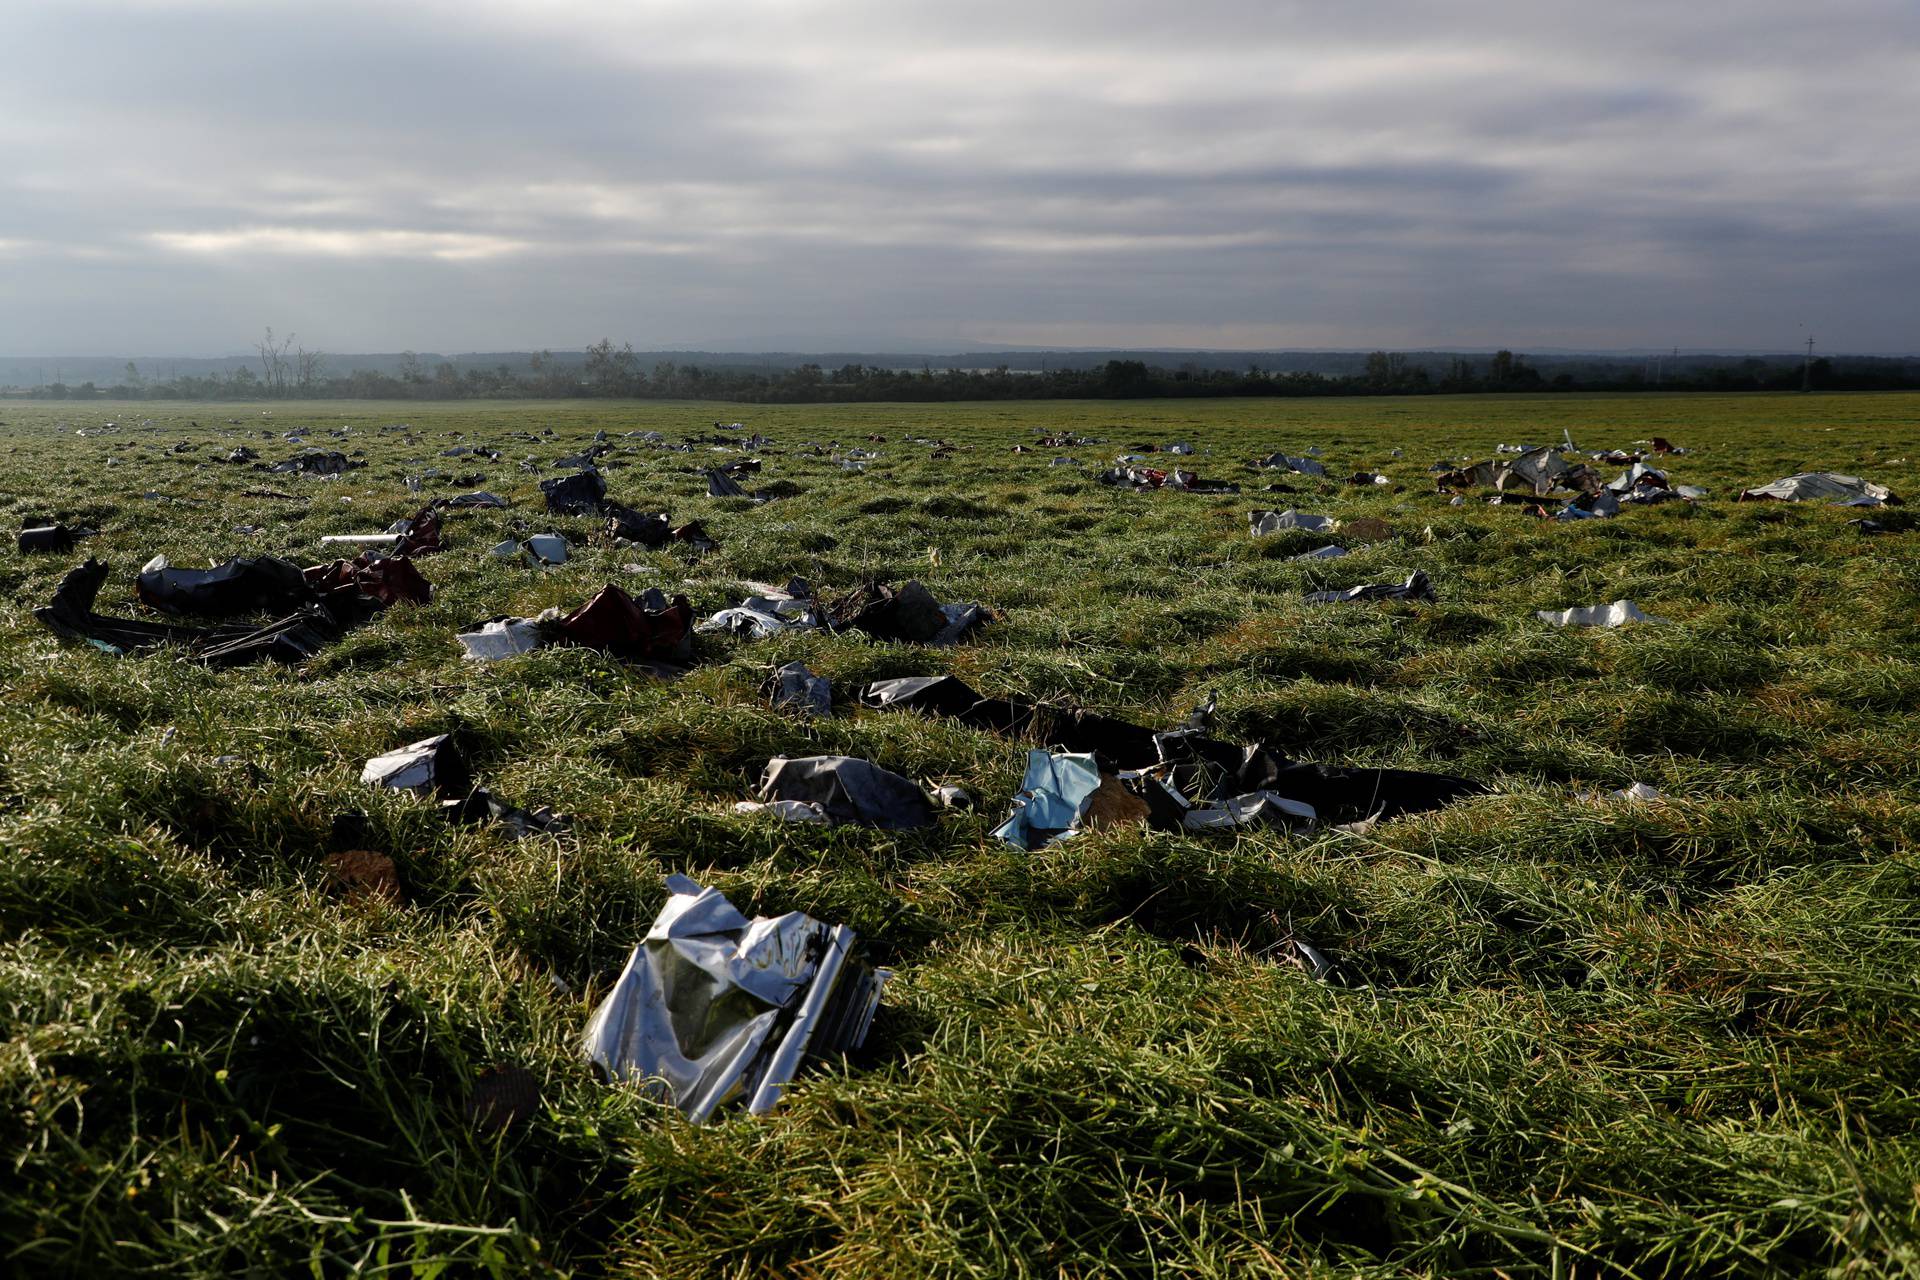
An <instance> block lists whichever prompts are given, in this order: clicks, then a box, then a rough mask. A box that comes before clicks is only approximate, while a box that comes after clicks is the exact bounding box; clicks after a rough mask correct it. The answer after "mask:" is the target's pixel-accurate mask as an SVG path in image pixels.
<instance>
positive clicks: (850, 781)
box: [758, 756, 934, 831]
mask: <svg viewBox="0 0 1920 1280" xmlns="http://www.w3.org/2000/svg"><path fill="white" fill-rule="evenodd" d="M758 795H759V798H760V801H761V802H762V803H763V804H764V803H768V802H772V801H777V800H792V801H799V802H801V803H803V804H809V805H815V806H817V807H818V808H819V809H820V811H821V812H822V813H824V814H825V815H826V816H827V819H828V821H830V822H832V823H834V824H836V825H838V824H841V823H848V824H852V825H856V826H863V827H879V828H881V829H882V830H886V831H910V830H913V829H915V828H919V827H930V826H932V825H933V823H934V816H933V804H932V802H931V801H930V800H928V799H927V794H926V792H924V791H922V790H921V789H920V788H919V786H917V785H916V784H915V783H914V782H912V781H911V780H910V779H907V778H903V777H901V776H900V775H899V774H897V773H894V772H892V771H891V770H888V769H882V768H881V767H880V766H879V765H877V764H874V763H873V762H872V761H870V760H860V759H856V758H855V757H853V756H798V757H789V756H775V757H774V758H773V759H771V760H769V761H767V768H766V771H765V772H764V773H763V774H761V776H760V790H759V792H758Z"/></svg>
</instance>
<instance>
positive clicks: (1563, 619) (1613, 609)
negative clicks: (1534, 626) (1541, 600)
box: [1533, 600, 1666, 627]
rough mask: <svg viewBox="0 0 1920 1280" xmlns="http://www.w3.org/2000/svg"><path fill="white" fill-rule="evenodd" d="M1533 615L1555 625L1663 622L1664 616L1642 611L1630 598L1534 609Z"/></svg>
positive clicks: (1614, 624)
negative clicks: (1600, 602) (1559, 607)
mask: <svg viewBox="0 0 1920 1280" xmlns="http://www.w3.org/2000/svg"><path fill="white" fill-rule="evenodd" d="M1533 616H1534V617H1536V618H1538V619H1540V621H1542V622H1550V623H1552V624H1553V625H1554V626H1556V627H1619V626H1625V625H1626V624H1627V623H1629V622H1665V621H1666V619H1665V618H1656V617H1654V616H1653V615H1652V614H1650V613H1642V612H1641V611H1640V606H1639V605H1637V604H1635V603H1634V602H1633V601H1631V600H1615V601H1614V602H1613V603H1612V604H1591V605H1584V606H1580V607H1577V608H1573V609H1561V610H1559V611H1557V612H1556V611H1554V610H1552V609H1536V610H1535V611H1534V614H1533Z"/></svg>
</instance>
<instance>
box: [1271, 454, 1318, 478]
mask: <svg viewBox="0 0 1920 1280" xmlns="http://www.w3.org/2000/svg"><path fill="white" fill-rule="evenodd" d="M1253 465H1254V466H1256V467H1260V468H1263V469H1267V470H1275V471H1291V472H1294V473H1295V474H1297V475H1303V476H1324V475H1326V474H1327V468H1326V466H1325V465H1324V464H1322V463H1318V462H1315V461H1314V460H1313V459H1312V458H1294V457H1289V456H1288V455H1286V454H1284V453H1273V454H1268V455H1267V456H1266V457H1264V458H1258V459H1255V461H1254V463H1253Z"/></svg>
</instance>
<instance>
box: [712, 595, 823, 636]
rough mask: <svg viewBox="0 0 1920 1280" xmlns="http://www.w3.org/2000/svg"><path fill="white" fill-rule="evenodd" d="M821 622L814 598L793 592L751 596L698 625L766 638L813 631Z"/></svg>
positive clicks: (731, 633)
mask: <svg viewBox="0 0 1920 1280" xmlns="http://www.w3.org/2000/svg"><path fill="white" fill-rule="evenodd" d="M819 625H820V622H819V618H818V617H817V616H816V615H815V613H814V607H813V602H812V601H811V600H796V599H794V598H792V597H791V596H759V595H755V596H748V597H747V598H746V599H745V600H742V601H741V602H740V603H739V604H737V605H735V606H733V607H732V608H731V609H722V610H720V611H719V612H718V613H716V614H714V615H713V616H712V617H710V618H708V619H706V620H705V621H703V622H701V623H699V624H698V625H696V626H695V627H694V630H695V631H698V632H700V633H702V634H708V633H711V632H716V631H717V632H722V633H724V634H727V635H736V636H745V637H747V638H748V639H750V640H765V639H767V638H769V637H771V636H777V635H779V634H780V633H781V632H783V631H792V630H799V631H810V630H812V629H814V628H816V627H818V626H819Z"/></svg>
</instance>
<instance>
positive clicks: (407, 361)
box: [400, 351, 427, 384]
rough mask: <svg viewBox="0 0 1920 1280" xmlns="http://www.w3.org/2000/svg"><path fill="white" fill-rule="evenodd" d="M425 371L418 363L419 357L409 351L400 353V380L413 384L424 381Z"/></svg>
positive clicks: (425, 378) (425, 377)
mask: <svg viewBox="0 0 1920 1280" xmlns="http://www.w3.org/2000/svg"><path fill="white" fill-rule="evenodd" d="M426 380H427V371H426V369H425V368H424V367H423V366H422V365H421V363H420V357H419V356H417V355H415V354H414V353H413V352H411V351H402V352H401V353H400V381H402V382H405V383H408V384H413V383H418V382H425V381H426Z"/></svg>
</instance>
